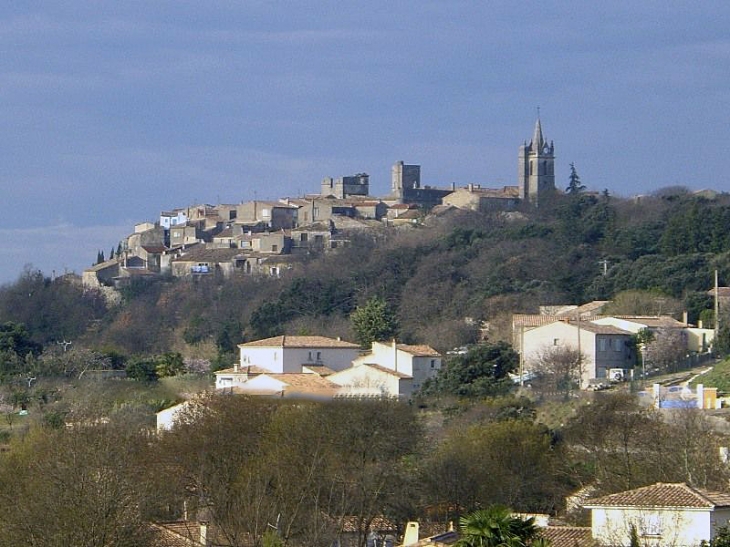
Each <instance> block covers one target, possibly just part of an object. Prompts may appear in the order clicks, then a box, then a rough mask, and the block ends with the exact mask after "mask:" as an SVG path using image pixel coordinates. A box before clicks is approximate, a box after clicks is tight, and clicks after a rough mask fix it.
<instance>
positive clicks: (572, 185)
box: [565, 162, 586, 194]
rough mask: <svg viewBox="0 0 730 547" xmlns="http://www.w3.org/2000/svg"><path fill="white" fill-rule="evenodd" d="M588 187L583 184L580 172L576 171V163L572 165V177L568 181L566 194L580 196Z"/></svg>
mask: <svg viewBox="0 0 730 547" xmlns="http://www.w3.org/2000/svg"><path fill="white" fill-rule="evenodd" d="M585 189H586V187H585V186H584V185H583V184H581V182H580V177H579V176H578V171H576V170H575V163H573V162H571V163H570V177H569V179H568V187H567V188H566V189H565V192H566V193H568V194H580V193H581V192H582V191H583V190H585Z"/></svg>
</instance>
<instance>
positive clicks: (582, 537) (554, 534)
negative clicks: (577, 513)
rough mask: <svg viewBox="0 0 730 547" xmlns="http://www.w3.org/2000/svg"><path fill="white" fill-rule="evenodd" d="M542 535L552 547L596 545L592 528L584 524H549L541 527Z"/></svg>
mask: <svg viewBox="0 0 730 547" xmlns="http://www.w3.org/2000/svg"><path fill="white" fill-rule="evenodd" d="M540 537H543V538H545V539H547V540H548V541H550V547H584V546H591V545H595V542H594V541H593V537H592V535H591V529H590V528H584V527H582V526H548V527H546V528H541V529H540Z"/></svg>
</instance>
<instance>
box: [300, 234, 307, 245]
mask: <svg viewBox="0 0 730 547" xmlns="http://www.w3.org/2000/svg"><path fill="white" fill-rule="evenodd" d="M308 235H309V234H301V237H300V238H299V239H300V241H301V242H302V243H306V242H307V236H308Z"/></svg>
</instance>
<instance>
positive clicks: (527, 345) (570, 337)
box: [521, 320, 636, 387]
mask: <svg viewBox="0 0 730 547" xmlns="http://www.w3.org/2000/svg"><path fill="white" fill-rule="evenodd" d="M631 336H632V333H631V332H629V331H626V330H623V329H620V328H618V327H614V326H613V325H597V324H595V323H593V322H588V321H572V320H562V321H553V322H552V323H548V324H545V325H541V326H538V327H535V328H533V329H530V330H527V331H525V332H524V333H522V334H521V338H522V345H523V348H522V349H523V352H524V353H523V357H524V363H525V370H526V371H535V370H536V369H537V368H538V364H539V362H540V356H541V354H542V353H544V352H545V351H547V350H548V348H551V347H566V348H571V349H575V350H579V351H580V352H581V354H582V355H583V356H584V358H585V361H584V363H583V371H582V375H581V385H582V386H583V387H585V386H587V385H588V384H589V383H590V381H591V380H593V379H606V378H608V373H609V371H610V370H611V369H622V370H627V369H630V368H633V366H634V363H635V360H636V356H635V352H634V348H633V344H632V337H631Z"/></svg>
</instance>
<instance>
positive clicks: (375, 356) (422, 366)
mask: <svg viewBox="0 0 730 547" xmlns="http://www.w3.org/2000/svg"><path fill="white" fill-rule="evenodd" d="M441 362H442V358H441V354H440V353H439V352H438V351H436V350H435V349H433V348H432V347H430V346H427V345H408V344H398V343H396V341H395V340H393V342H390V343H384V342H373V343H372V346H371V348H370V352H369V353H367V354H365V355H361V356H359V357H358V358H357V359H354V360H353V362H352V367H351V368H347V369H344V370H341V371H339V372H337V373H335V374H333V375H331V376H329V377H328V378H327V379H328V380H330V381H331V382H334V383H336V384H339V385H340V386H343V388H347V390H343V393H344V392H345V391H347V393H348V394H349V395H351V396H357V395H360V396H372V397H376V396H381V397H382V396H386V397H402V398H409V397H410V396H411V395H413V393H415V392H416V391H417V390H418V389H420V387H421V386H422V385H423V382H424V381H425V380H426V379H428V378H433V377H434V376H436V375H437V374H438V371H439V370H440V369H441Z"/></svg>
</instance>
